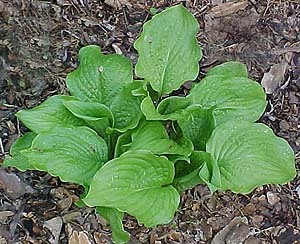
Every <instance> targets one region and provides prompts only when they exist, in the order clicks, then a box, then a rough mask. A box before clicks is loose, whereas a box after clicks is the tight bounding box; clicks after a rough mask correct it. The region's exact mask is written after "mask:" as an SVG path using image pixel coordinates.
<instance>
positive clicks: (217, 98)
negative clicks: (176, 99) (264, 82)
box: [189, 75, 267, 124]
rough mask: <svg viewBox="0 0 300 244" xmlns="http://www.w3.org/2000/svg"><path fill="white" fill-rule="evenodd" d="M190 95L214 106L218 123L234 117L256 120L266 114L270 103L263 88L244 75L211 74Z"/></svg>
mask: <svg viewBox="0 0 300 244" xmlns="http://www.w3.org/2000/svg"><path fill="white" fill-rule="evenodd" d="M189 97H190V99H191V100H192V103H193V104H199V105H201V106H202V107H203V108H210V107H214V108H215V109H214V112H213V114H214V117H215V119H216V123H217V124H221V123H223V122H226V121H228V120H231V119H243V120H247V121H251V122H254V121H256V120H258V119H259V118H260V116H261V115H262V114H263V112H264V110H265V107H266V104H267V103H266V95H265V93H264V91H263V88H262V87H261V86H260V85H259V84H258V83H256V82H255V81H253V80H250V79H248V78H243V77H233V78H229V79H227V78H224V77H223V76H219V75H212V76H208V77H206V78H205V79H203V80H202V81H201V82H200V83H199V84H197V85H195V86H194V87H193V88H192V90H191V93H190V95H189Z"/></svg>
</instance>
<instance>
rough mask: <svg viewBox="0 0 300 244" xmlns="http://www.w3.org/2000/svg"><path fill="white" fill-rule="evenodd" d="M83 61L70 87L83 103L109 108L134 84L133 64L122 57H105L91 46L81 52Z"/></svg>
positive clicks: (69, 77) (68, 85)
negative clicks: (118, 95)
mask: <svg viewBox="0 0 300 244" xmlns="http://www.w3.org/2000/svg"><path fill="white" fill-rule="evenodd" d="M79 61H80V65H79V67H78V68H77V69H76V70H74V71H73V72H71V73H69V74H68V76H67V87H68V89H69V91H70V92H71V94H72V95H73V96H75V97H78V98H79V99H80V100H82V101H89V102H98V103H102V104H104V105H106V106H109V105H110V104H111V102H112V100H113V99H114V97H115V96H116V95H117V94H119V93H120V92H121V90H122V89H123V87H124V86H125V85H126V84H128V83H131V82H132V79H133V78H132V64H131V62H130V60H129V59H127V58H125V57H123V56H121V55H118V54H110V55H104V54H102V53H101V50H100V48H99V47H98V46H95V45H90V46H86V47H83V48H81V49H80V51H79Z"/></svg>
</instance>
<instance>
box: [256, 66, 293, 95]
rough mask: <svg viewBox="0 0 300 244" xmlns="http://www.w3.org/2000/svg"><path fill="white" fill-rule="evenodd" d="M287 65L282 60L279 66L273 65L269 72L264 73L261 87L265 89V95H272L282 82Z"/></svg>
mask: <svg viewBox="0 0 300 244" xmlns="http://www.w3.org/2000/svg"><path fill="white" fill-rule="evenodd" d="M287 68H288V63H287V62H286V61H285V60H282V61H281V62H280V63H279V64H274V65H273V66H272V67H271V69H270V70H269V72H267V73H265V74H264V76H263V78H262V80H261V85H262V86H263V87H264V88H265V91H266V93H267V94H272V93H273V92H274V91H276V89H277V88H278V87H279V85H280V84H281V83H282V82H283V80H284V76H285V73H286V70H287Z"/></svg>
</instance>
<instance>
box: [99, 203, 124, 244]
mask: <svg viewBox="0 0 300 244" xmlns="http://www.w3.org/2000/svg"><path fill="white" fill-rule="evenodd" d="M96 209H97V212H98V213H99V214H100V215H101V216H102V217H103V218H104V219H106V221H108V223H109V224H110V227H111V231H112V241H113V242H114V243H116V244H122V243H127V242H128V241H129V240H130V235H129V233H128V232H126V231H125V230H124V228H123V224H122V219H123V216H124V213H122V212H120V211H118V210H117V209H115V208H107V207H97V208H96Z"/></svg>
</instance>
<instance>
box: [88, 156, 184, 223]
mask: <svg viewBox="0 0 300 244" xmlns="http://www.w3.org/2000/svg"><path fill="white" fill-rule="evenodd" d="M173 177H174V165H173V163H171V162H170V161H168V160H167V159H166V158H165V157H159V156H155V155H153V154H151V153H150V152H147V151H136V152H133V151H130V152H127V153H124V154H123V155H122V156H121V157H120V158H116V159H113V160H111V161H109V162H108V163H106V164H105V165H104V166H103V167H102V168H101V169H100V170H99V171H98V172H97V173H96V175H95V177H94V179H93V181H92V183H91V187H90V191H89V193H88V195H87V196H86V198H84V199H83V201H84V202H85V203H86V204H87V205H88V206H105V207H111V208H117V209H119V210H120V211H122V212H127V213H129V214H130V215H133V216H135V217H136V218H137V219H138V221H139V222H141V223H144V224H145V225H146V226H147V227H151V226H155V225H158V224H165V223H168V222H169V221H170V220H171V219H172V218H173V215H174V213H175V211H176V209H177V207H178V205H179V200H180V196H179V194H178V192H177V191H176V190H175V188H173V187H172V186H170V184H171V183H172V181H173Z"/></svg>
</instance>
